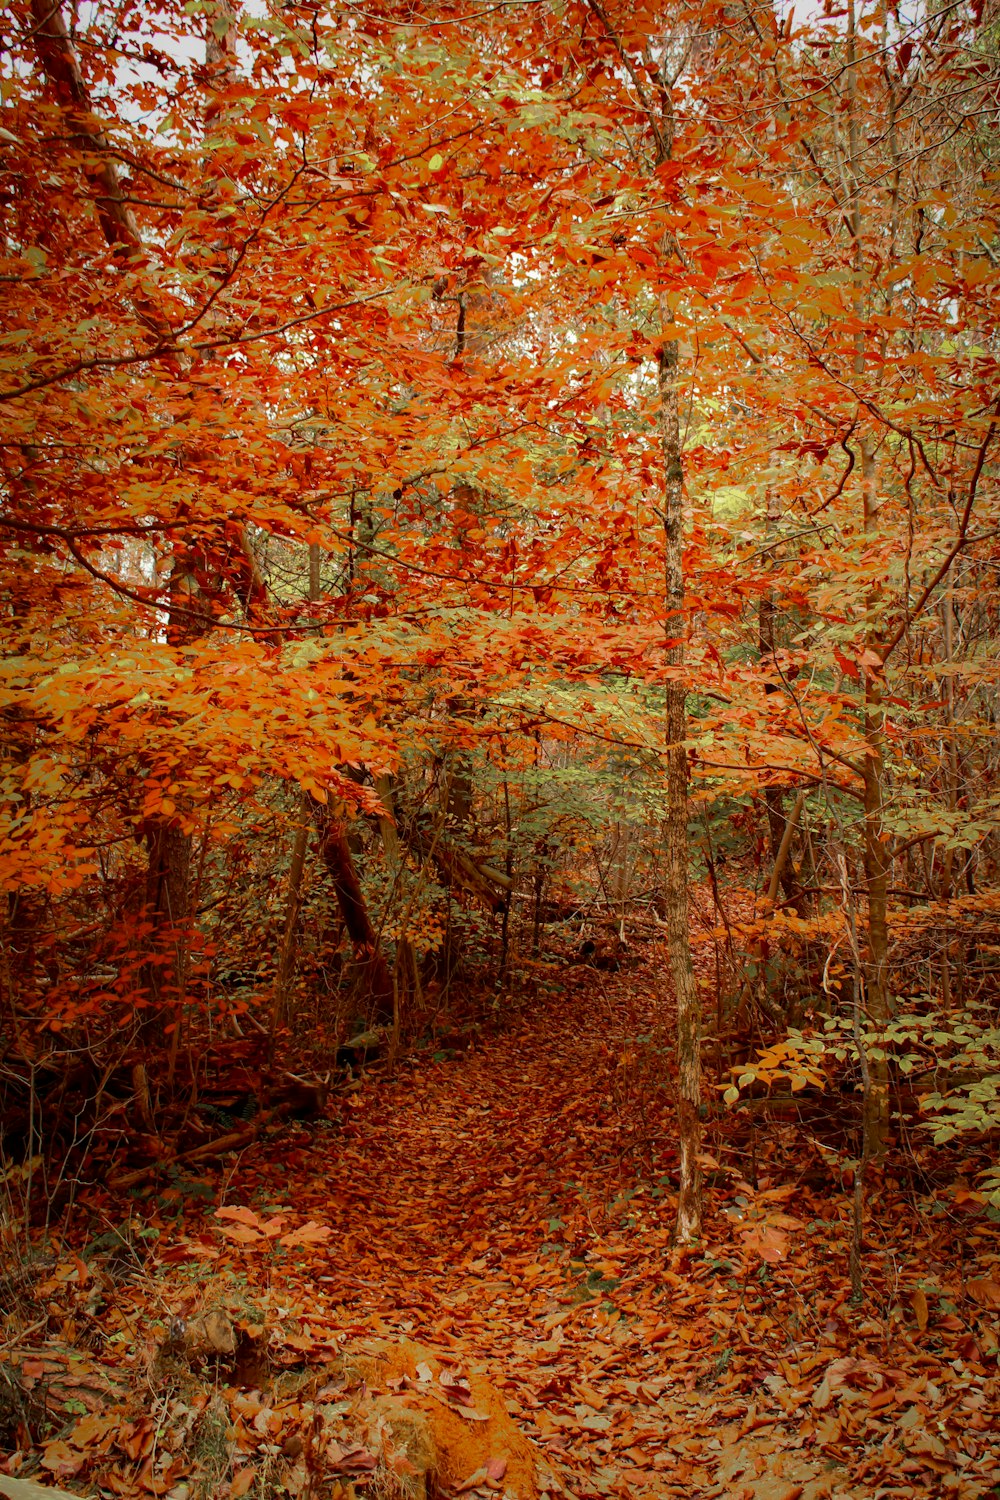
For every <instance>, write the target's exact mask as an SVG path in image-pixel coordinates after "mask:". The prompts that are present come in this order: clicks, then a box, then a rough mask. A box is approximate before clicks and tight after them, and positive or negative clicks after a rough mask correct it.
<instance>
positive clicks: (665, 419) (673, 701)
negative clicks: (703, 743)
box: [659, 339, 701, 1245]
mask: <svg viewBox="0 0 1000 1500" xmlns="http://www.w3.org/2000/svg"><path fill="white" fill-rule="evenodd" d="M677 356H678V350H677V342H676V340H675V339H670V340H668V341H666V342H665V343H664V345H663V347H662V349H661V351H660V365H659V388H660V413H659V421H660V443H661V448H662V454H663V467H664V505H663V530H664V543H665V547H664V564H665V574H666V577H665V583H666V588H665V594H666V598H665V604H666V621H665V629H666V633H667V639H668V646H667V667H668V673H669V675H668V677H667V687H666V721H667V722H666V731H667V751H666V753H667V815H666V840H667V848H666V881H665V889H664V916H665V920H666V934H667V946H668V949H669V953H670V965H671V970H672V972H673V979H674V992H675V994H676V997H677V1069H678V1085H679V1086H678V1103H677V1134H678V1145H679V1148H680V1191H679V1194H678V1199H677V1226H676V1235H677V1241H678V1243H679V1244H682V1245H686V1244H690V1243H691V1242H692V1241H693V1240H696V1239H697V1238H698V1237H699V1235H700V1234H701V1166H700V1162H699V1157H700V1154H701V1005H700V1001H699V998H698V987H697V984H696V982H695V976H694V967H693V965H692V963H691V943H690V934H689V930H688V769H687V748H686V746H685V743H684V741H685V737H686V734H687V689H686V687H685V685H684V682H683V680H682V678H681V672H682V670H683V666H684V632H685V617H684V495H683V485H684V474H683V467H682V462H681V434H680V408H679V401H678V391H677Z"/></svg>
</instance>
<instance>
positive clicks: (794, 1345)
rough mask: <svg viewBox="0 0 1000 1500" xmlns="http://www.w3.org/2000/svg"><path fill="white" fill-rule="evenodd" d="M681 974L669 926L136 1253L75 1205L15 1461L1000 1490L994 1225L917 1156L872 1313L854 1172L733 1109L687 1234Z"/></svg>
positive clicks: (40, 1297)
mask: <svg viewBox="0 0 1000 1500" xmlns="http://www.w3.org/2000/svg"><path fill="white" fill-rule="evenodd" d="M661 975H662V960H661V957H660V955H659V954H658V953H656V952H654V951H653V950H650V951H649V952H648V953H647V954H646V956H645V959H644V961H643V963H642V964H641V965H640V966H639V967H638V968H634V969H632V970H630V971H629V972H628V973H622V974H618V975H603V974H601V975H598V974H596V973H593V972H591V971H586V970H583V971H580V972H578V973H573V974H572V975H570V976H569V977H568V980H567V991H568V993H566V994H563V995H556V996H549V997H548V998H547V999H545V1000H544V1002H543V1001H538V1002H537V1003H536V1004H535V1005H534V1006H533V1007H532V1008H531V1010H530V1011H529V1010H527V1009H526V1010H525V1011H523V1012H522V1013H521V1015H520V1016H519V1017H518V1018H515V1019H514V1020H512V1022H511V1023H510V1025H509V1027H508V1029H507V1030H506V1031H504V1032H503V1033H502V1034H501V1035H499V1036H495V1037H492V1038H490V1039H488V1040H486V1041H483V1042H481V1043H480V1045H479V1046H478V1048H477V1049H476V1050H474V1051H472V1052H470V1053H469V1054H467V1055H466V1056H465V1057H463V1058H460V1059H458V1060H453V1061H448V1062H427V1061H422V1060H419V1059H418V1060H417V1061H414V1062H412V1063H411V1064H410V1065H409V1066H407V1067H405V1068H404V1069H402V1070H401V1071H400V1072H399V1073H398V1074H397V1075H396V1077H394V1078H391V1079H384V1080H380V1081H379V1082H378V1083H377V1084H369V1085H366V1086H364V1087H363V1088H362V1089H361V1090H360V1092H356V1093H355V1094H353V1095H352V1096H351V1102H350V1104H349V1105H347V1104H345V1105H344V1107H343V1108H342V1111H341V1115H340V1118H339V1120H336V1121H333V1122H331V1124H330V1126H329V1128H328V1129H325V1130H319V1131H313V1132H309V1131H306V1130H305V1129H297V1128H291V1129H288V1130H286V1131H285V1132H284V1133H283V1134H282V1135H281V1136H280V1137H278V1138H272V1139H270V1140H268V1139H265V1140H261V1141H260V1142H258V1143H257V1144H256V1145H255V1147H254V1149H253V1151H252V1153H251V1152H248V1153H246V1154H244V1155H243V1156H242V1157H241V1158H240V1159H238V1161H237V1162H236V1163H235V1164H234V1165H231V1166H230V1167H228V1168H227V1169H225V1170H222V1169H220V1170H219V1171H218V1172H217V1173H213V1174H210V1175H208V1176H206V1177H202V1178H198V1179H197V1185H198V1187H199V1190H200V1192H199V1194H196V1193H195V1192H194V1191H193V1190H192V1184H191V1183H188V1184H187V1185H186V1190H185V1189H183V1188H180V1189H179V1188H178V1185H177V1184H175V1186H174V1190H173V1192H171V1191H170V1190H167V1191H165V1192H164V1193H163V1194H161V1196H160V1197H159V1198H158V1199H157V1200H156V1202H155V1203H153V1202H150V1201H146V1202H142V1201H141V1200H140V1201H139V1202H137V1204H136V1210H135V1212H136V1215H137V1216H138V1215H140V1214H141V1215H142V1224H143V1227H144V1232H145V1233H146V1234H147V1235H148V1236H149V1238H148V1239H147V1240H146V1241H145V1243H146V1244H148V1245H151V1246H152V1247H153V1248H152V1249H151V1251H150V1252H149V1253H148V1254H147V1255H146V1256H145V1257H144V1259H143V1262H142V1272H141V1274H139V1275H136V1276H134V1277H131V1278H129V1279H127V1280H115V1279H114V1278H112V1277H110V1276H108V1275H107V1274H106V1273H105V1272H104V1271H103V1270H102V1269H101V1266H100V1264H99V1262H96V1261H95V1262H93V1263H91V1265H90V1266H88V1265H87V1264H86V1263H85V1262H84V1261H83V1260H82V1259H81V1257H80V1255H79V1253H78V1251H79V1247H78V1246H75V1245H74V1243H73V1238H74V1228H73V1224H72V1222H68V1223H67V1225H66V1226H65V1231H64V1234H63V1237H62V1239H59V1240H56V1241H55V1251H54V1254H53V1255H52V1257H50V1262H49V1264H48V1266H47V1268H46V1270H45V1271H44V1274H42V1275H40V1276H39V1277H38V1279H37V1284H36V1288H35V1295H36V1301H37V1304H38V1306H39V1307H40V1308H41V1309H43V1314H42V1323H43V1325H44V1336H43V1337H42V1338H41V1339H39V1338H38V1335H37V1331H36V1335H35V1341H34V1343H33V1344H31V1343H30V1342H29V1341H28V1340H27V1339H25V1338H23V1337H15V1330H14V1329H13V1328H12V1329H11V1330H10V1332H9V1334H8V1338H7V1343H6V1345H5V1352H4V1356H3V1370H4V1371H14V1372H15V1373H16V1377H17V1388H18V1391H19V1393H20V1398H21V1399H22V1400H23V1401H24V1402H25V1403H27V1405H26V1406H25V1409H24V1411H22V1412H20V1413H14V1414H13V1415H12V1418H11V1420H10V1421H9V1422H7V1424H6V1425H7V1427H8V1432H7V1435H6V1437H5V1441H9V1439H10V1438H11V1437H13V1438H15V1439H16V1441H14V1442H10V1443H9V1446H8V1447H7V1448H6V1449H4V1450H2V1452H3V1453H4V1454H5V1455H6V1456H4V1457H2V1458H0V1474H3V1473H5V1472H6V1473H7V1474H9V1475H10V1476H12V1477H13V1478H14V1479H18V1480H19V1482H22V1483H24V1482H27V1481H28V1480H29V1479H34V1477H35V1476H36V1475H37V1476H38V1480H39V1482H44V1483H47V1484H49V1486H50V1487H49V1489H48V1493H49V1494H50V1495H51V1493H52V1489H51V1485H52V1484H53V1483H55V1484H59V1483H66V1482H67V1481H70V1482H72V1483H73V1484H74V1486H76V1487H89V1488H90V1489H91V1492H92V1491H93V1488H94V1487H95V1486H96V1487H97V1488H99V1490H100V1491H101V1493H103V1494H108V1495H111V1494H118V1495H136V1496H138V1495H148V1494H154V1495H162V1496H166V1497H168V1500H195V1497H196V1496H197V1495H199V1494H208V1493H218V1494H224V1495H229V1496H233V1497H237V1496H239V1495H242V1494H248V1493H250V1492H251V1491H252V1492H253V1493H254V1494H256V1495H260V1496H265V1495H271V1494H274V1495H280V1494H290V1495H295V1494H299V1495H305V1496H309V1497H310V1500H318V1497H319V1496H320V1495H323V1496H327V1495H329V1496H331V1497H336V1496H338V1495H340V1496H342V1497H348V1496H350V1495H355V1494H356V1495H358V1496H362V1495H365V1494H368V1493H372V1494H376V1493H378V1494H398V1495H399V1496H416V1495H418V1494H420V1493H421V1491H420V1489H419V1485H418V1484H417V1478H420V1476H421V1475H422V1474H424V1473H426V1472H428V1471H431V1470H432V1467H436V1470H437V1479H436V1481H435V1483H436V1485H437V1488H436V1490H435V1491H434V1493H437V1494H440V1495H442V1496H443V1495H448V1494H454V1495H482V1496H485V1495H493V1494H496V1495H501V1496H503V1495H506V1496H509V1497H512V1500H522V1497H523V1500H536V1497H537V1496H538V1495H539V1494H546V1493H547V1494H551V1495H558V1494H565V1495H569V1496H575V1497H579V1500H586V1497H591V1496H594V1497H598V1496H611V1495H615V1496H623V1497H624V1496H640V1497H641V1496H650V1497H653V1496H656V1497H662V1496H671V1495H678V1496H680V1495H684V1496H688V1495H700V1496H704V1497H706V1500H708V1497H715V1496H720V1497H721V1496H733V1497H736V1500H823V1497H828V1496H829V1497H833V1496H838V1495H866V1496H867V1495H871V1496H885V1497H889V1496H896V1495H899V1496H939V1495H948V1496H954V1497H955V1500H965V1497H968V1500H973V1497H977V1496H985V1495H987V1494H988V1493H989V1492H990V1489H991V1488H992V1487H993V1486H995V1485H997V1484H1000V1434H998V1423H997V1417H996V1413H997V1412H998V1411H1000V1381H998V1375H997V1353H998V1337H997V1322H998V1319H997V1307H998V1304H1000V1254H998V1252H997V1244H996V1237H995V1232H994V1231H995V1225H993V1224H991V1223H989V1222H988V1221H987V1220H986V1219H985V1218H984V1217H983V1215H982V1214H981V1212H980V1211H979V1208H980V1206H979V1205H978V1204H977V1203H976V1202H975V1201H974V1195H970V1194H969V1193H967V1192H964V1193H962V1195H961V1203H960V1204H959V1203H958V1202H957V1201H954V1202H952V1203H951V1205H950V1206H949V1203H948V1199H947V1195H945V1198H944V1200H943V1203H942V1201H941V1200H939V1201H938V1203H937V1208H936V1212H934V1213H932V1212H930V1211H929V1210H928V1205H926V1204H925V1205H923V1206H922V1207H921V1205H919V1204H918V1203H917V1202H916V1200H915V1198H914V1195H913V1193H912V1191H911V1190H910V1189H909V1188H908V1186H907V1184H905V1183H902V1182H896V1181H894V1180H892V1179H891V1178H890V1177H889V1176H888V1175H886V1177H885V1178H884V1179H883V1181H882V1182H881V1183H880V1184H879V1187H878V1193H879V1198H878V1205H877V1210H873V1211H872V1213H871V1216H870V1223H869V1227H868V1236H869V1238H868V1241H867V1243H866V1246H865V1275H866V1293H867V1300H866V1303H865V1304H864V1306H862V1307H860V1308H855V1307H852V1306H851V1305H850V1302H849V1285H848V1272H847V1245H848V1237H849V1222H848V1221H849V1214H850V1203H849V1199H850V1186H849V1184H842V1183H840V1182H838V1181H837V1180H836V1179H835V1178H834V1177H833V1176H832V1175H831V1174H830V1173H829V1171H828V1172H827V1178H826V1180H825V1181H821V1180H820V1176H821V1173H820V1168H821V1166H822V1157H823V1153H822V1152H821V1151H820V1150H818V1149H817V1150H812V1149H810V1147H809V1145H808V1142H804V1141H803V1140H802V1139H801V1138H796V1136H795V1134H794V1132H793V1133H792V1134H788V1129H789V1128H788V1127H784V1126H779V1127H777V1128H772V1129H771V1130H770V1131H769V1132H768V1134H767V1136H766V1138H763V1137H762V1138H761V1139H756V1138H754V1137H753V1136H752V1134H751V1135H750V1136H748V1135H747V1131H746V1129H745V1128H744V1129H743V1130H742V1132H741V1130H740V1129H739V1128H737V1126H738V1121H734V1118H733V1117H732V1116H730V1117H726V1116H723V1117H722V1118H721V1119H720V1120H719V1121H718V1122H717V1123H716V1125H715V1126H714V1134H710V1136H709V1150H710V1152H711V1153H712V1154H711V1155H708V1156H707V1157H706V1164H705V1165H706V1171H707V1172H708V1174H709V1175H708V1181H707V1188H706V1210H707V1211H706V1229H705V1240H704V1243H703V1245H702V1246H701V1247H699V1248H698V1250H697V1251H694V1252H684V1253H677V1252H675V1251H674V1250H673V1248H672V1245H671V1225H672V1218H673V1211H674V1206H675V1199H674V1196H673V1190H674V1182H675V1173H676V1167H677V1162H676V1153H675V1149H674V1146H673V1133H672V1128H671V1122H672V1111H673V1105H672V1095H671V1078H670V1066H669V1051H670V1048H669V1029H668V1027H665V1026H664V1024H663V1022H664V1016H663V1014H662V1009H661V1007H662V1004H663V1002H662V986H663V981H662V977H661ZM658 997H659V1005H658V1003H657V998H658ZM782 1131H785V1132H786V1137H785V1138H783V1137H782ZM955 1196H956V1200H957V1197H958V1195H955ZM89 1206H90V1207H91V1208H92V1209H93V1210H94V1211H95V1213H96V1212H98V1211H101V1212H104V1213H105V1214H107V1213H109V1212H110V1210H111V1207H112V1205H111V1203H110V1202H109V1201H108V1200H107V1199H106V1198H102V1196H101V1193H100V1191H99V1190H95V1191H94V1193H93V1194H92V1195H91V1197H90V1200H89ZM78 1217H79V1216H78ZM154 1236H155V1237H154ZM22 1345H24V1346H25V1347H23V1348H22V1347H21V1346H22ZM95 1383H96V1385H97V1387H99V1388H100V1390H101V1397H100V1405H99V1409H98V1410H97V1411H95V1409H94V1397H93V1391H94V1389H95ZM0 1415H4V1413H3V1412H2V1411H0ZM422 1444H424V1445H428V1446H429V1448H430V1449H432V1450H433V1453H434V1455H435V1456H434V1457H433V1459H432V1458H430V1457H428V1455H427V1454H426V1453H425V1454H424V1455H423V1456H421V1445H422ZM421 1465H423V1466H424V1467H423V1469H422V1468H421ZM213 1466H214V1468H213ZM213 1473H214V1474H215V1475H216V1476H217V1477H216V1479H215V1480H213V1481H212V1483H213V1484H214V1485H215V1489H214V1490H213V1489H212V1487H211V1485H210V1486H209V1488H208V1489H206V1488H205V1475H206V1474H213ZM414 1476H417V1478H415V1477H414ZM376 1481H377V1483H376ZM421 1482H423V1480H422V1479H421ZM317 1485H320V1488H317V1487H316V1486H317ZM387 1485H388V1486H389V1487H388V1488H386V1486H387ZM393 1485H395V1489H393V1488H392V1486H393ZM379 1486H381V1488H379ZM424 1493H429V1491H427V1490H426V1488H425V1491H424Z"/></svg>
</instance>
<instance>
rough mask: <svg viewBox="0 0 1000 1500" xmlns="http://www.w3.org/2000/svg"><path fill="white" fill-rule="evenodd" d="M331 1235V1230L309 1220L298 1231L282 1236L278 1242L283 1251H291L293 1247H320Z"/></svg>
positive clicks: (324, 1225)
mask: <svg viewBox="0 0 1000 1500" xmlns="http://www.w3.org/2000/svg"><path fill="white" fill-rule="evenodd" d="M332 1234H333V1230H332V1229H330V1228H329V1227H328V1226H327V1225H326V1224H317V1223H316V1222H315V1221H314V1220H313V1219H310V1220H309V1222H308V1224H303V1225H302V1226H301V1227H300V1228H299V1229H293V1230H292V1231H291V1233H289V1234H283V1235H282V1236H281V1239H280V1240H279V1241H278V1244H279V1245H284V1247H285V1249H286V1250H287V1249H291V1248H292V1247H293V1246H295V1245H322V1244H323V1243H324V1241H325V1240H328V1239H329V1238H330V1236H331V1235H332Z"/></svg>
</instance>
